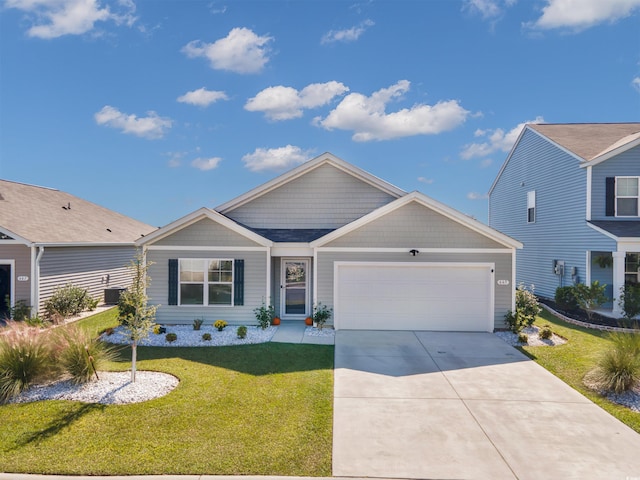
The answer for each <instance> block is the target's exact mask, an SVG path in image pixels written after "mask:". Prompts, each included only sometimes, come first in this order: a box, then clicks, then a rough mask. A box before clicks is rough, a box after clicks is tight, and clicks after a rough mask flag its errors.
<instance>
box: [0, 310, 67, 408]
mask: <svg viewBox="0 0 640 480" xmlns="http://www.w3.org/2000/svg"><path fill="white" fill-rule="evenodd" d="M2 333H3V334H2V335H0V402H5V401H7V400H8V399H10V398H12V397H14V396H16V395H18V394H19V393H20V392H22V391H23V390H25V389H26V388H28V387H29V386H30V385H31V384H32V383H34V382H35V381H37V380H39V379H40V378H43V377H45V376H47V375H48V374H51V373H52V372H53V370H54V362H53V361H52V352H51V347H50V342H47V341H46V337H47V335H46V334H45V333H44V332H42V331H40V330H39V329H36V328H32V327H29V326H27V325H25V324H23V323H16V322H8V323H7V327H6V328H5V329H4V330H3V332H2Z"/></svg>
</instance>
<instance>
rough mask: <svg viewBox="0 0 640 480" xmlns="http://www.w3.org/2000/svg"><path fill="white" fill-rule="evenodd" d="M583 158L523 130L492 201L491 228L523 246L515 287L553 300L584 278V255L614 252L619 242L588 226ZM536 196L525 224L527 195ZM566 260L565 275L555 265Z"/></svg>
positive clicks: (499, 180)
mask: <svg viewBox="0 0 640 480" xmlns="http://www.w3.org/2000/svg"><path fill="white" fill-rule="evenodd" d="M579 164H580V160H578V159H577V158H575V157H574V156H572V155H570V154H568V153H566V152H564V151H563V150H561V149H560V148H558V147H556V146H554V145H553V144H551V143H549V142H548V141H547V140H545V139H544V138H542V137H540V136H539V135H538V134H536V133H534V132H532V131H531V130H528V129H527V130H525V132H524V133H523V136H522V137H521V139H520V142H519V143H518V144H517V146H516V147H515V149H514V150H513V151H512V154H511V156H510V158H509V159H508V163H507V164H506V165H505V167H504V169H503V171H502V172H501V175H500V177H499V178H498V180H497V182H496V184H495V185H494V188H493V190H492V192H491V194H490V197H489V225H490V226H491V227H493V228H495V229H497V230H499V231H501V232H503V233H505V234H507V235H509V236H511V237H513V238H515V239H516V240H519V241H520V242H522V243H523V244H524V248H523V249H522V250H518V252H517V275H516V278H517V283H523V284H525V285H526V286H531V285H534V286H535V293H536V294H538V295H541V296H544V297H548V298H553V297H554V295H555V290H556V288H557V287H558V286H560V285H561V284H562V285H567V284H571V283H572V281H573V279H572V277H571V267H577V273H578V275H577V280H579V281H585V280H586V277H585V275H586V251H587V250H603V251H611V250H612V249H615V242H614V241H613V240H611V239H609V238H607V237H605V236H604V235H601V234H599V233H597V232H596V231H595V230H593V229H592V228H590V227H589V226H587V222H586V170H585V169H583V168H580V167H579ZM530 191H535V192H536V218H535V222H534V223H527V192H530ZM553 260H564V261H565V275H564V277H562V278H559V277H558V276H556V275H555V274H554V273H553V269H552V261H553Z"/></svg>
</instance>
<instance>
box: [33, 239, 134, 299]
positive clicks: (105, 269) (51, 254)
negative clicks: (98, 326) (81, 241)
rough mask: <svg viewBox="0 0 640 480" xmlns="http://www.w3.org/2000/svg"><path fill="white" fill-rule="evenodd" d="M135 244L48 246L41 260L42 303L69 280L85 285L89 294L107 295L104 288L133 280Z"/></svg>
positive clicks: (121, 284)
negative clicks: (130, 264)
mask: <svg viewBox="0 0 640 480" xmlns="http://www.w3.org/2000/svg"><path fill="white" fill-rule="evenodd" d="M135 253H136V249H135V248H134V247H128V246H122V247H111V246H110V247H45V249H44V255H43V256H42V258H41V260H40V305H39V308H42V307H43V305H44V302H45V301H46V300H47V299H48V298H49V297H51V295H53V293H54V292H55V290H56V289H57V288H59V287H63V286H65V285H67V284H69V283H70V284H73V285H75V286H78V287H81V288H86V289H88V291H89V295H91V296H92V297H94V298H98V299H100V300H101V301H102V300H103V299H104V289H105V288H115V287H127V286H129V285H130V284H131V272H130V270H129V268H128V265H129V263H130V262H131V260H132V259H133V258H134V257H135Z"/></svg>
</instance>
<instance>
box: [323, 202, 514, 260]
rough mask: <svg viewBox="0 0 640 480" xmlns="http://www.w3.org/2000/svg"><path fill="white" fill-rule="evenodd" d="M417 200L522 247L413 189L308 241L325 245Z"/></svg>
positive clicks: (488, 234) (501, 240) (456, 220)
mask: <svg viewBox="0 0 640 480" xmlns="http://www.w3.org/2000/svg"><path fill="white" fill-rule="evenodd" d="M414 201H415V202H418V203H420V204H422V205H424V206H425V207H427V208H430V209H432V210H433V211H435V212H436V213H439V214H441V215H444V216H445V217H447V218H449V219H451V220H453V221H455V222H457V223H460V224H462V225H463V226H465V227H468V228H470V229H471V230H473V231H475V232H477V233H480V234H482V235H484V236H486V237H489V238H490V239H492V240H494V241H496V242H498V243H501V244H503V245H505V246H507V247H510V248H522V246H523V245H522V243H520V242H518V241H517V240H515V239H513V238H511V237H509V236H507V235H505V234H503V233H500V232H498V231H497V230H495V229H493V228H491V227H489V226H487V225H485V224H483V223H481V222H479V221H477V220H474V219H473V218H471V217H468V216H467V215H464V214H463V213H460V212H458V211H457V210H455V209H453V208H451V207H449V206H447V205H444V204H443V203H440V202H438V201H437V200H434V199H432V198H430V197H427V196H426V195H424V194H423V193H420V192H417V191H414V192H411V193H409V194H407V195H405V196H404V197H400V198H398V199H397V200H394V201H393V202H391V203H388V204H386V205H384V206H382V207H380V208H378V209H377V210H374V211H373V212H371V213H369V214H367V215H365V216H363V217H360V218H359V219H357V220H355V221H353V222H351V223H349V224H347V225H345V226H343V227H340V228H338V229H337V230H334V231H333V232H330V233H328V234H327V235H325V236H323V237H320V238H318V239H317V240H314V241H313V242H311V243H310V245H311V246H312V247H322V246H323V245H326V244H327V243H329V242H331V241H333V240H336V239H337V238H340V237H342V236H343V235H346V234H347V233H350V232H353V231H355V230H357V229H358V228H360V227H362V226H364V225H366V224H367V223H369V222H372V221H374V220H376V219H378V218H381V217H383V216H385V215H387V214H388V213H391V212H393V211H394V210H397V209H398V208H400V207H403V206H405V205H407V204H408V203H410V202H414Z"/></svg>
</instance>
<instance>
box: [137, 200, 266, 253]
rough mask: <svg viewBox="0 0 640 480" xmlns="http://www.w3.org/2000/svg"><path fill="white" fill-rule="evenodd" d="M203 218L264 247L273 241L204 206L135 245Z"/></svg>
mask: <svg viewBox="0 0 640 480" xmlns="http://www.w3.org/2000/svg"><path fill="white" fill-rule="evenodd" d="M205 218H208V219H209V220H212V221H214V222H216V223H218V224H220V225H222V226H224V227H226V228H228V229H229V230H232V231H234V232H236V233H238V234H239V235H242V236H244V237H246V238H248V239H250V240H252V241H254V242H256V243H258V244H259V245H262V246H265V247H270V246H271V245H273V242H272V241H271V240H269V239H267V238H264V237H263V236H261V235H258V234H257V233H255V232H252V231H251V230H249V229H248V228H246V227H243V226H242V225H240V224H239V223H236V222H234V221H233V220H231V219H230V218H228V217H225V216H224V215H222V214H220V213H218V212H216V211H215V210H211V209H210V208H206V207H202V208H200V209H198V210H196V211H195V212H191V213H190V214H188V215H185V216H184V217H182V218H179V219H178V220H175V221H174V222H171V223H170V224H168V225H165V226H164V227H162V228H159V229H158V230H156V231H155V232H153V233H151V234H149V235H146V236H145V237H144V238H140V239H139V240H138V241H137V242H136V245H138V246H141V245H147V244H150V243H153V242H156V241H158V240H160V239H161V238H164V237H166V236H168V235H171V234H172V233H175V232H177V231H178V230H181V229H183V228H185V227H188V226H189V225H192V224H194V223H196V222H199V221H200V220H203V219H205Z"/></svg>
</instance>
